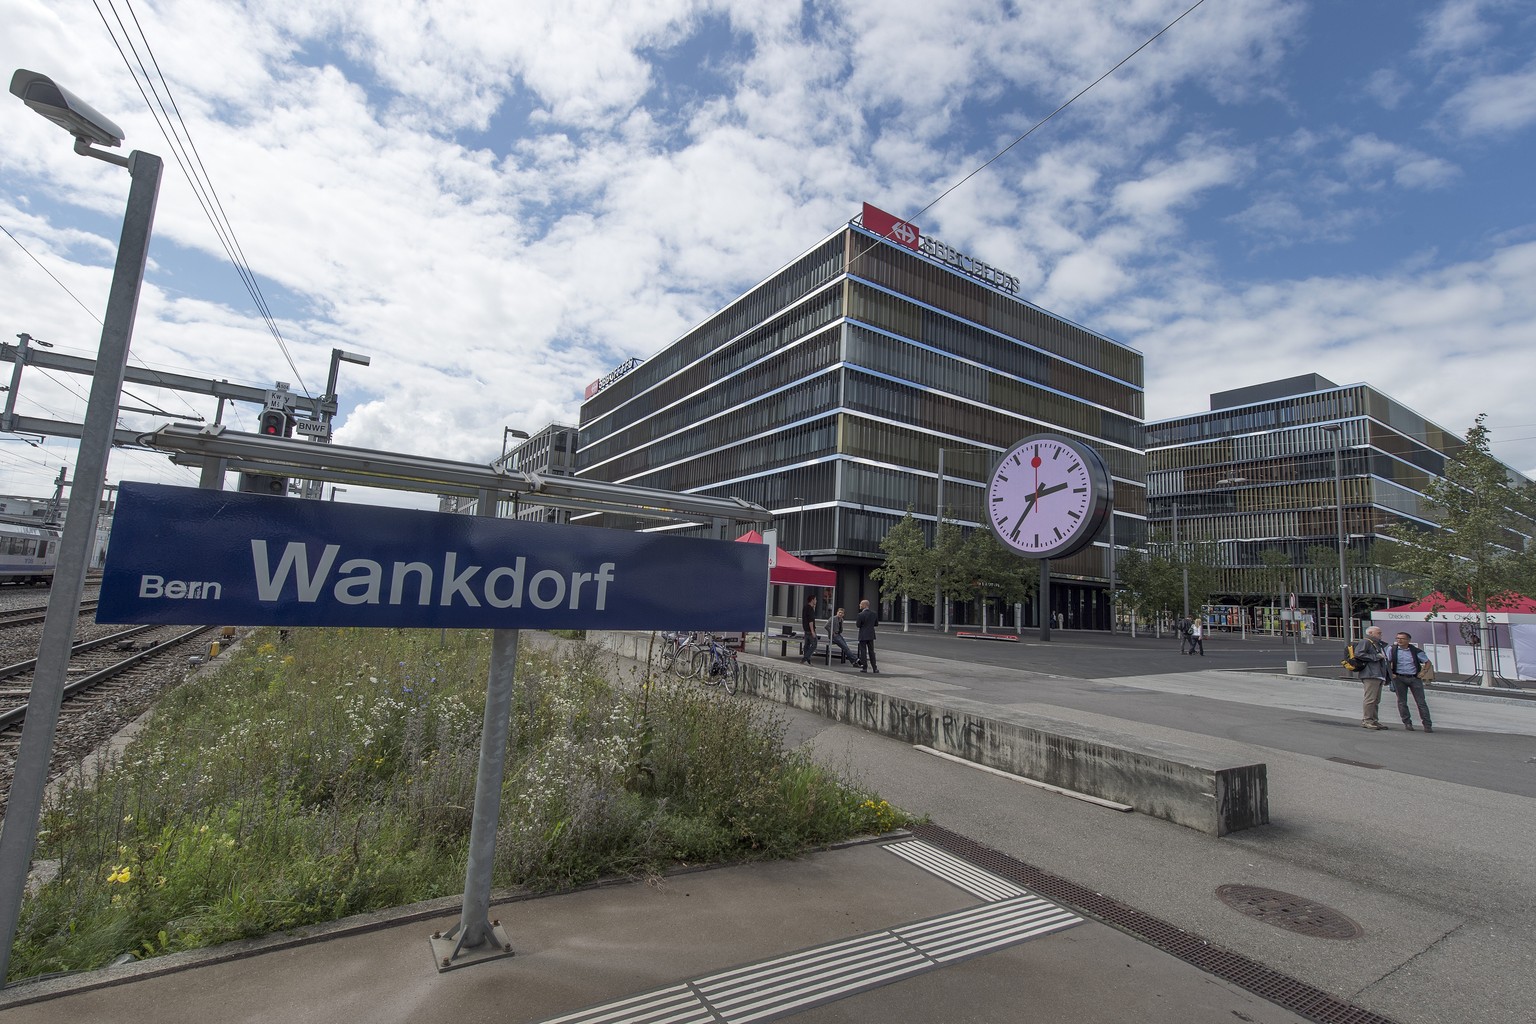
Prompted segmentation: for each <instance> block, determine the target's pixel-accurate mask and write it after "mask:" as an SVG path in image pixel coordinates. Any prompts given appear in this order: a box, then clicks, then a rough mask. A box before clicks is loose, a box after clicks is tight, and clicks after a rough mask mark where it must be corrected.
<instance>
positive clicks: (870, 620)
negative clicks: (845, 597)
mask: <svg viewBox="0 0 1536 1024" xmlns="http://www.w3.org/2000/svg"><path fill="white" fill-rule="evenodd" d="M853 624H854V625H855V626H858V627H859V671H860V672H873V673H874V674H875V675H879V674H880V666H879V665H877V664H875V626H876V625H878V624H879V616H877V615H876V614H875V610H874V609H873V608H871V607H870V606H869V599H868V598H865V599H864V600H862V601H860V602H859V614H858V615H857V616H855V617H854V620H853Z"/></svg>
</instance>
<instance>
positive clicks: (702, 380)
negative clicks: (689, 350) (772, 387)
mask: <svg viewBox="0 0 1536 1024" xmlns="http://www.w3.org/2000/svg"><path fill="white" fill-rule="evenodd" d="M841 311H842V293H841V291H840V290H839V289H835V288H834V289H829V290H827V291H824V292H822V293H820V294H818V295H814V296H812V297H811V298H809V299H807V300H806V301H805V302H802V303H800V304H799V305H797V306H795V307H794V308H792V309H788V310H785V311H784V312H783V313H782V314H781V315H780V316H776V317H774V318H773V319H772V320H770V321H768V322H767V323H765V324H762V325H760V326H758V327H757V328H755V329H754V330H752V331H749V332H747V333H746V334H744V335H742V336H740V337H738V338H735V339H734V340H732V341H730V342H729V343H728V344H724V345H722V346H721V347H720V348H719V349H717V350H715V351H713V352H711V353H709V355H708V358H705V359H702V360H700V361H698V362H695V363H694V364H693V365H691V366H689V367H688V368H687V369H685V370H683V371H681V372H679V373H677V374H676V375H674V376H672V377H671V378H669V379H668V380H666V381H665V382H663V383H660V384H657V385H656V386H654V387H650V388H647V389H646V390H645V391H643V392H641V393H638V394H636V395H635V396H634V397H633V398H632V399H630V400H627V401H625V402H622V403H619V404H617V405H609V406H608V407H607V411H606V412H602V413H599V412H598V411H597V407H596V406H595V405H593V404H592V403H588V404H587V405H586V406H584V407H583V408H582V429H581V437H582V444H583V446H585V445H590V444H592V443H594V442H596V441H598V440H601V439H602V438H604V437H607V436H609V435H610V434H612V433H614V432H616V431H619V430H622V429H624V428H626V427H629V426H631V425H632V424H635V423H637V422H640V421H643V420H644V419H645V418H646V417H647V416H650V415H652V414H654V413H656V412H658V411H660V410H663V409H666V408H668V407H669V406H673V405H675V404H676V403H678V402H681V401H685V400H687V399H689V398H691V397H693V396H694V395H697V394H698V393H699V392H701V391H705V390H707V389H708V388H709V387H710V386H711V385H712V384H714V383H716V382H718V381H720V380H722V379H725V378H727V377H730V376H731V375H733V374H735V373H737V372H738V371H740V370H741V369H742V368H743V367H750V366H752V364H754V363H756V362H758V361H760V360H763V359H767V358H769V357H771V356H773V355H774V354H775V353H778V352H780V351H782V350H784V349H786V348H789V347H791V346H793V345H794V344H795V343H796V342H797V341H799V340H800V339H802V338H805V337H808V336H810V335H812V334H814V333H816V332H817V331H819V330H822V329H823V328H825V327H826V326H827V325H828V324H831V323H833V322H834V321H835V320H837V318H838V317H839V316H841ZM829 361H830V360H829ZM822 365H825V363H823V364H822Z"/></svg>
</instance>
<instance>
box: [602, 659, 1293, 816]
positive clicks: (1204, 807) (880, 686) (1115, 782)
mask: <svg viewBox="0 0 1536 1024" xmlns="http://www.w3.org/2000/svg"><path fill="white" fill-rule="evenodd" d="M588 636H589V638H590V639H591V640H593V641H594V642H596V643H600V644H602V645H603V646H605V647H607V648H609V649H611V650H614V651H616V652H617V653H619V654H620V655H623V656H626V657H638V658H641V659H642V660H643V659H644V657H645V651H646V648H645V645H644V640H643V638H644V636H645V635H644V634H634V633H592V634H588ZM769 639H779V637H778V636H776V635H773V634H770V635H769ZM789 639H791V638H790V637H785V643H786V645H787V643H788V640H789ZM749 646H750V645H749ZM741 668H742V682H741V685H742V689H743V690H744V691H745V692H746V693H749V694H753V695H755V696H759V697H764V698H766V699H768V700H774V701H778V702H779V703H782V704H787V705H789V706H791V707H796V708H801V709H803V710H806V711H811V712H814V713H816V714H819V715H822V716H824V717H826V718H830V719H833V720H834V721H838V722H842V723H845V724H848V725H854V726H858V727H859V728H861V729H867V730H869V731H871V732H877V733H880V734H882V735H885V736H891V737H893V738H895V739H899V740H901V741H902V742H904V743H912V744H920V745H922V746H925V747H931V748H933V749H935V750H939V751H943V752H944V753H946V754H953V755H954V756H956V757H960V758H963V759H965V760H967V761H972V762H974V763H976V764H981V765H986V766H987V767H989V768H996V769H998V770H999V771H1004V772H1008V773H1009V774H1012V775H1019V776H1022V777H1024V778H1026V779H1034V780H1035V781H1037V782H1045V783H1049V784H1050V785H1053V786H1060V787H1061V788H1063V789H1068V790H1071V791H1073V792H1076V793H1086V794H1087V795H1089V796H1096V797H1100V798H1102V799H1105V800H1113V801H1115V802H1117V803H1122V804H1129V805H1130V806H1131V807H1134V808H1135V809H1136V810H1137V811H1139V812H1141V813H1142V814H1149V815H1152V816H1153V817H1157V818H1163V819H1165V820H1167V821H1172V822H1175V823H1176V824H1179V825H1184V826H1186V827H1188V828H1193V829H1197V830H1199V831H1201V832H1206V833H1208V834H1210V835H1215V836H1223V835H1226V834H1227V833H1229V832H1237V831H1240V830H1242V829H1247V828H1253V827H1255V826H1258V825H1267V824H1268V823H1269V770H1268V766H1267V765H1265V764H1264V763H1262V762H1255V763H1232V762H1227V761H1224V760H1223V759H1220V758H1215V757H1212V756H1211V755H1209V754H1207V753H1205V752H1204V751H1200V750H1196V749H1194V748H1192V747H1186V746H1182V745H1180V744H1175V743H1164V742H1161V741H1159V740H1152V739H1146V738H1144V737H1139V736H1133V735H1130V734H1129V733H1123V732H1119V731H1117V730H1113V729H1101V728H1097V727H1094V726H1089V725H1085V724H1083V723H1080V722H1067V721H1062V720H1058V719H1052V718H1045V717H1042V716H1039V715H1033V714H1023V713H1019V712H1012V711H1009V710H1008V709H1006V708H1002V707H998V706H996V705H991V704H983V703H980V702H978V701H971V700H966V699H965V698H963V697H954V698H946V701H947V704H946V706H939V705H936V704H932V703H929V702H928V701H927V700H923V699H918V698H916V697H913V696H906V695H903V694H902V693H901V683H900V682H899V681H898V680H895V679H885V678H882V679H881V680H880V681H879V682H876V683H875V684H874V685H869V684H867V683H865V681H864V679H865V677H863V676H860V677H858V680H857V681H853V680H850V681H849V682H844V681H843V679H842V678H839V677H833V678H830V679H826V678H816V677H813V676H809V675H805V674H802V673H800V672H797V671H795V669H794V668H793V667H790V666H783V665H781V664H779V663H777V662H775V661H773V660H764V659H761V658H755V657H752V656H750V655H748V656H745V657H743V658H742V660H741Z"/></svg>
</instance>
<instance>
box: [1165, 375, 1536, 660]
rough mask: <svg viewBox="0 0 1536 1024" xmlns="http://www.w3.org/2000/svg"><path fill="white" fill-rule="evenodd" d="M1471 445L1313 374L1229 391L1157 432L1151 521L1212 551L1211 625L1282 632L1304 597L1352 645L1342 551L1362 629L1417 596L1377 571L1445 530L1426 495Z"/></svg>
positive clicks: (1326, 627)
mask: <svg viewBox="0 0 1536 1024" xmlns="http://www.w3.org/2000/svg"><path fill="white" fill-rule="evenodd" d="M1464 443H1465V441H1464V439H1463V438H1462V437H1461V436H1460V435H1458V434H1457V433H1455V432H1452V431H1449V430H1446V429H1445V428H1443V427H1441V426H1439V425H1437V424H1435V423H1432V422H1430V421H1429V420H1428V419H1426V418H1425V417H1424V416H1422V415H1420V414H1419V413H1417V412H1414V411H1413V410H1412V409H1409V408H1407V407H1406V406H1404V405H1403V404H1402V403H1400V402H1398V401H1396V400H1395V399H1393V398H1391V397H1390V396H1388V395H1386V394H1383V393H1382V392H1381V391H1378V390H1377V389H1376V388H1373V387H1371V386H1370V385H1369V384H1349V385H1345V386H1342V387H1341V386H1339V385H1337V384H1334V383H1333V382H1332V381H1330V380H1327V379H1326V378H1324V377H1321V376H1319V375H1317V374H1315V373H1314V374H1304V375H1302V376H1299V377H1291V378H1287V379H1285V380H1279V381H1272V382H1269V383H1265V384H1256V385H1253V386H1252V387H1245V388H1238V389H1236V390H1232V391H1224V392H1220V393H1218V394H1214V395H1211V398H1210V410H1209V411H1207V412H1201V413H1196V414H1194V415H1189V416H1178V417H1174V418H1172V419H1166V420H1156V421H1153V422H1151V423H1148V424H1147V463H1148V465H1147V495H1148V505H1149V509H1148V512H1149V517H1150V520H1151V524H1152V526H1153V527H1154V528H1155V529H1157V530H1158V531H1159V533H1160V534H1162V535H1163V536H1165V537H1166V536H1167V535H1168V533H1169V531H1170V528H1171V526H1172V524H1173V522H1174V520H1175V518H1177V520H1178V523H1179V531H1180V539H1181V541H1182V542H1183V543H1186V544H1190V543H1199V542H1207V543H1209V544H1211V545H1214V546H1215V550H1216V552H1217V560H1218V564H1219V565H1220V568H1221V582H1220V591H1221V592H1220V593H1219V594H1217V595H1214V606H1215V610H1214V611H1213V612H1212V611H1208V614H1211V615H1214V619H1213V621H1219V622H1222V623H1226V624H1230V625H1232V626H1234V627H1237V626H1239V625H1242V626H1245V627H1247V628H1260V629H1274V628H1276V624H1277V622H1279V621H1280V620H1282V619H1283V618H1284V617H1285V616H1286V614H1287V613H1288V606H1289V604H1290V597H1291V595H1292V594H1295V595H1296V603H1297V606H1298V608H1299V609H1300V610H1301V612H1302V614H1303V615H1306V614H1311V615H1312V616H1313V621H1314V622H1315V623H1316V626H1317V629H1318V632H1319V633H1320V634H1323V635H1329V636H1342V635H1345V632H1346V631H1345V629H1344V626H1343V623H1342V621H1341V620H1340V618H1339V610H1340V607H1341V605H1342V604H1343V603H1344V600H1345V595H1344V594H1343V593H1342V591H1341V588H1340V585H1339V572H1338V569H1337V552H1338V550H1339V546H1340V542H1341V540H1342V545H1343V547H1344V550H1345V553H1346V565H1345V575H1346V576H1347V581H1346V582H1347V585H1348V588H1349V589H1348V595H1347V599H1348V601H1349V603H1350V604H1352V605H1353V606H1354V607H1353V613H1354V615H1355V616H1356V617H1357V618H1358V617H1360V616H1362V615H1364V614H1366V613H1367V612H1368V611H1369V610H1370V609H1371V608H1379V607H1381V606H1383V605H1385V604H1387V603H1388V602H1390V601H1395V600H1399V599H1404V598H1410V597H1416V596H1418V595H1413V594H1409V593H1408V592H1407V591H1406V590H1404V589H1402V588H1401V587H1400V586H1398V585H1397V584H1396V583H1395V581H1394V578H1393V577H1392V575H1391V574H1390V573H1387V572H1384V571H1383V570H1382V569H1381V568H1380V567H1379V565H1378V562H1379V561H1380V559H1379V558H1378V557H1377V554H1376V551H1377V547H1378V545H1379V544H1381V543H1383V541H1384V537H1385V535H1388V534H1391V533H1393V532H1397V533H1399V534H1404V535H1406V534H1408V533H1409V532H1410V531H1408V530H1404V529H1403V527H1405V526H1412V527H1415V528H1417V527H1422V526H1435V525H1438V524H1437V520H1436V516H1435V513H1434V510H1433V509H1432V508H1430V507H1428V505H1427V503H1426V501H1425V498H1424V495H1423V491H1424V488H1425V486H1426V485H1428V484H1429V482H1430V481H1431V480H1434V479H1436V478H1438V477H1440V476H1442V475H1443V473H1444V471H1445V463H1446V457H1447V456H1448V455H1450V454H1452V453H1454V452H1455V451H1457V450H1458V449H1459V448H1460V447H1461V446H1462V445H1463V444H1464ZM1510 475H1511V478H1512V479H1523V478H1522V477H1520V476H1519V474H1517V473H1515V472H1514V471H1513V470H1511V471H1510ZM1338 494H1342V498H1343V500H1342V507H1343V518H1342V523H1341V522H1340V517H1339V508H1340V505H1341V502H1340V501H1339V500H1338V498H1337V497H1336V495H1338ZM1269 553H1273V554H1269ZM1266 562H1267V564H1266ZM1277 605H1278V606H1280V607H1281V609H1282V610H1281V611H1276V606H1277ZM1240 618H1243V619H1246V621H1244V622H1240V621H1239V619H1240ZM1229 620H1230V621H1229ZM1282 626H1283V624H1282ZM1357 632H1358V629H1357Z"/></svg>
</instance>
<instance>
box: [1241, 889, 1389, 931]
mask: <svg viewBox="0 0 1536 1024" xmlns="http://www.w3.org/2000/svg"><path fill="white" fill-rule="evenodd" d="M1216 898H1217V899H1219V900H1221V902H1223V903H1225V904H1226V905H1227V906H1229V907H1231V908H1232V909H1233V910H1236V911H1237V912H1239V913H1241V914H1247V915H1248V916H1249V917H1251V918H1254V919H1255V920H1259V921H1263V922H1264V923H1265V924H1272V925H1275V926H1276V927H1278V928H1284V929H1286V930H1287V931H1292V932H1296V933H1298V934H1300V935H1310V936H1313V937H1314V938H1319V939H1358V938H1359V937H1360V936H1361V935H1363V934H1365V932H1364V930H1363V929H1362V928H1361V927H1360V926H1359V925H1358V924H1356V923H1355V922H1353V921H1351V920H1350V919H1349V918H1347V917H1345V916H1344V915H1343V914H1341V913H1339V912H1338V911H1337V910H1334V909H1333V908H1332V907H1329V906H1324V905H1323V904H1321V903H1318V902H1316V901H1315V900H1309V899H1307V898H1306V897H1305V896H1293V895H1291V894H1290V893H1288V892H1281V891H1280V890H1279V889H1265V888H1264V887H1262V886H1258V885H1223V886H1218V887H1217V889H1216Z"/></svg>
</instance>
